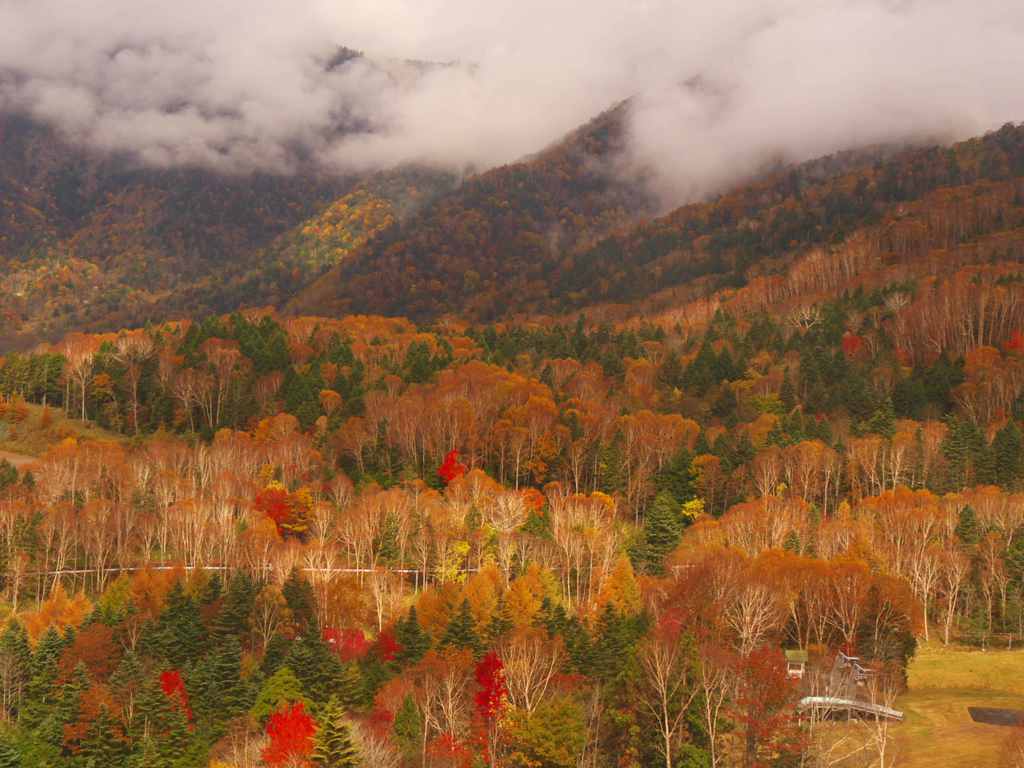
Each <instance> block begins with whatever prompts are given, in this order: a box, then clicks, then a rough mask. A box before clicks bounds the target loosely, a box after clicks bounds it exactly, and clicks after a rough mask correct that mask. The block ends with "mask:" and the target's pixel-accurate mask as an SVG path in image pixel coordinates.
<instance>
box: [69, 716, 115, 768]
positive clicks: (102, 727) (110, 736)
mask: <svg viewBox="0 0 1024 768" xmlns="http://www.w3.org/2000/svg"><path fill="white" fill-rule="evenodd" d="M116 728H117V722H116V721H115V719H114V718H113V717H112V716H111V714H110V711H109V710H108V709H107V705H106V704H101V705H100V712H99V715H98V716H97V717H96V719H95V720H94V721H93V723H92V725H91V726H90V728H89V730H88V732H87V733H86V736H85V738H84V739H83V740H82V744H81V748H80V751H79V754H80V755H81V758H82V760H83V761H84V763H85V765H87V766H95V768H100V766H115V765H124V764H125V760H126V758H127V745H126V744H125V743H124V741H123V740H121V739H120V738H119V736H118V734H117V733H116V732H115V729H116Z"/></svg>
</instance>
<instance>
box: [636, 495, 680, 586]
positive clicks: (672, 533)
mask: <svg viewBox="0 0 1024 768" xmlns="http://www.w3.org/2000/svg"><path fill="white" fill-rule="evenodd" d="M679 509H680V506H679V502H678V501H676V499H675V498H674V497H673V496H672V494H671V493H669V492H668V491H662V492H661V493H659V494H658V495H657V496H656V497H655V499H654V503H653V504H652V505H651V508H650V509H649V510H648V511H647V517H646V518H645V519H644V530H643V535H644V551H643V556H644V560H645V562H646V564H647V570H648V571H650V572H651V573H654V574H662V573H664V561H665V556H666V555H667V554H668V553H669V552H671V551H672V550H673V549H675V548H676V545H677V544H679V539H680V537H681V536H682V533H683V521H682V517H681V515H680V514H679Z"/></svg>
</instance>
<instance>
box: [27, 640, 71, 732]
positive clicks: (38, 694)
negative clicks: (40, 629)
mask: <svg viewBox="0 0 1024 768" xmlns="http://www.w3.org/2000/svg"><path fill="white" fill-rule="evenodd" d="M63 651H64V641H63V640H62V639H61V636H60V635H59V634H57V630H56V629H54V628H53V627H50V628H49V629H48V630H46V633H45V634H44V635H43V637H42V639H41V640H40V641H39V644H38V645H37V646H36V651H35V653H34V654H32V662H31V665H30V667H29V679H28V684H27V685H26V688H25V699H26V701H25V709H26V716H27V719H28V722H29V724H31V725H37V724H39V723H40V722H42V720H43V718H44V717H45V716H46V715H47V714H49V710H50V708H51V707H52V706H53V704H54V702H55V701H56V697H57V690H56V688H55V685H54V683H55V682H56V680H57V665H58V663H59V662H60V656H61V653H63Z"/></svg>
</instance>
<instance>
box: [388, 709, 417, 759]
mask: <svg viewBox="0 0 1024 768" xmlns="http://www.w3.org/2000/svg"><path fill="white" fill-rule="evenodd" d="M392 730H393V731H394V733H395V740H396V741H397V742H398V744H399V746H400V747H401V749H402V752H403V753H404V754H405V755H406V756H411V755H413V754H416V753H417V752H418V751H419V749H420V745H421V743H422V739H423V716H422V714H421V713H420V708H419V707H417V706H416V700H415V699H413V697H412V695H411V694H406V696H405V698H404V699H402V706H401V707H399V708H398V711H397V712H396V713H395V722H394V725H393V726H392Z"/></svg>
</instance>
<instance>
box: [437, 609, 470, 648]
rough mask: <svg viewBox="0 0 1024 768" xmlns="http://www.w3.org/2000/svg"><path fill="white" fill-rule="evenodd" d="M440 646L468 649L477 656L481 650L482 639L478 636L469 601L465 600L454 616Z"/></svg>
mask: <svg viewBox="0 0 1024 768" xmlns="http://www.w3.org/2000/svg"><path fill="white" fill-rule="evenodd" d="M439 645H440V646H441V647H442V648H448V647H453V648H460V649H462V648H466V649H469V650H471V651H473V653H474V654H476V653H477V652H478V651H479V650H480V638H479V637H478V636H477V634H476V622H475V621H474V620H473V613H472V612H471V611H470V609H469V600H463V601H462V605H461V606H459V611H458V613H456V614H455V615H454V616H452V618H451V621H449V622H448V627H447V628H446V629H445V631H444V636H443V637H442V638H441V642H440V643H439Z"/></svg>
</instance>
